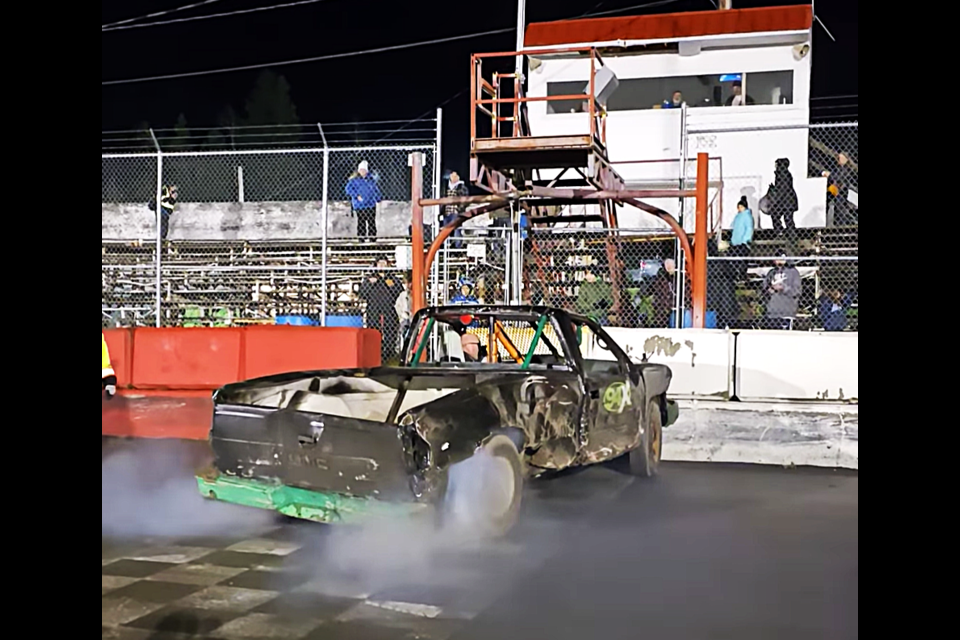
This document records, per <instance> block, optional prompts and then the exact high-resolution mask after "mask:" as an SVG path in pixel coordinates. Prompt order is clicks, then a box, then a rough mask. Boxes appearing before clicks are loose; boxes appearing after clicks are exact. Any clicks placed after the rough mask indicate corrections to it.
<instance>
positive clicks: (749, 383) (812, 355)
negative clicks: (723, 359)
mask: <svg viewBox="0 0 960 640" xmlns="http://www.w3.org/2000/svg"><path fill="white" fill-rule="evenodd" d="M859 351H860V336H859V334H858V333H847V332H812V331H741V332H739V335H737V336H736V375H737V379H736V387H735V388H736V395H737V397H738V398H740V399H741V400H757V399H790V400H841V401H843V400H850V399H856V398H858V397H859V393H860V385H859V382H860V364H859Z"/></svg>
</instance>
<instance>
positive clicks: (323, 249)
mask: <svg viewBox="0 0 960 640" xmlns="http://www.w3.org/2000/svg"><path fill="white" fill-rule="evenodd" d="M329 180H330V147H327V146H324V147H323V194H322V196H321V197H322V198H323V204H322V205H321V214H320V224H321V225H322V226H323V230H322V231H321V236H320V237H321V240H320V253H321V258H320V289H321V290H322V292H323V298H321V299H320V326H321V327H325V326H327V227H328V226H329V224H328V221H327V220H328V218H327V216H328V215H329V213H328V209H327V207H328V205H327V200H328V193H327V188H328V187H327V185H328V183H329Z"/></svg>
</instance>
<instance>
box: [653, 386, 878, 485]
mask: <svg viewBox="0 0 960 640" xmlns="http://www.w3.org/2000/svg"><path fill="white" fill-rule="evenodd" d="M678 404H679V405H680V416H679V418H678V419H677V422H675V423H674V424H672V425H670V426H669V427H667V428H666V429H664V431H663V454H662V455H663V459H664V460H681V461H691V462H740V463H750V464H767V465H783V466H815V467H830V468H843V469H859V468H860V467H859V453H858V450H859V407H858V406H857V405H850V404H839V403H838V404H831V403H814V404H794V403H786V402H767V403H759V402H724V401H716V400H681V401H679V402H678Z"/></svg>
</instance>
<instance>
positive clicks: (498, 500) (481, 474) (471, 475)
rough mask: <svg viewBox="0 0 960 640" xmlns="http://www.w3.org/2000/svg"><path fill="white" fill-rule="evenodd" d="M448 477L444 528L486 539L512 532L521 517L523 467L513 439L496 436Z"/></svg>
mask: <svg viewBox="0 0 960 640" xmlns="http://www.w3.org/2000/svg"><path fill="white" fill-rule="evenodd" d="M448 474H449V475H448V484H447V492H446V495H445V496H444V504H443V522H444V524H445V525H453V526H455V527H458V528H460V527H462V528H464V529H465V530H466V531H468V532H473V533H479V534H481V535H483V536H485V537H501V536H504V535H506V534H507V533H509V531H510V530H511V529H513V527H514V525H515V524H516V523H517V519H518V517H519V514H520V503H521V498H522V494H523V464H522V460H521V458H520V452H519V451H517V446H516V444H514V443H513V441H511V440H510V438H508V437H507V436H505V435H501V434H498V435H494V436H493V437H491V438H490V439H489V440H487V441H486V442H484V444H483V445H482V446H481V447H480V448H479V449H478V450H477V452H476V453H475V454H474V455H473V456H471V457H470V458H468V459H466V460H464V461H462V462H459V463H457V464H455V465H453V466H452V467H451V468H450V469H448Z"/></svg>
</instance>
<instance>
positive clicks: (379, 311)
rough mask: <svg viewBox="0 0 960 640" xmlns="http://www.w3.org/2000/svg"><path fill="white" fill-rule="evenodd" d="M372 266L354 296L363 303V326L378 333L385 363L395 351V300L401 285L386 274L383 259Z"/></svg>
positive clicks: (385, 265) (397, 328)
mask: <svg viewBox="0 0 960 640" xmlns="http://www.w3.org/2000/svg"><path fill="white" fill-rule="evenodd" d="M375 266H376V268H377V271H376V272H374V273H372V274H370V276H369V277H368V278H367V279H366V280H364V281H363V282H361V283H360V290H359V291H358V295H359V297H360V300H362V301H363V302H364V303H366V309H365V312H364V322H365V325H366V327H367V328H368V329H376V330H378V331H379V332H380V358H381V361H382V362H386V361H387V360H389V359H390V358H391V357H393V355H394V354H395V353H396V351H395V349H396V343H397V334H398V333H399V329H400V320H399V318H398V317H397V312H396V302H397V298H398V297H399V296H400V294H401V292H402V287H401V286H400V283H398V282H397V281H396V280H394V279H393V278H391V277H390V275H389V274H388V273H386V270H387V268H388V264H387V260H386V258H380V259H378V260H377V261H376V264H375Z"/></svg>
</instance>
